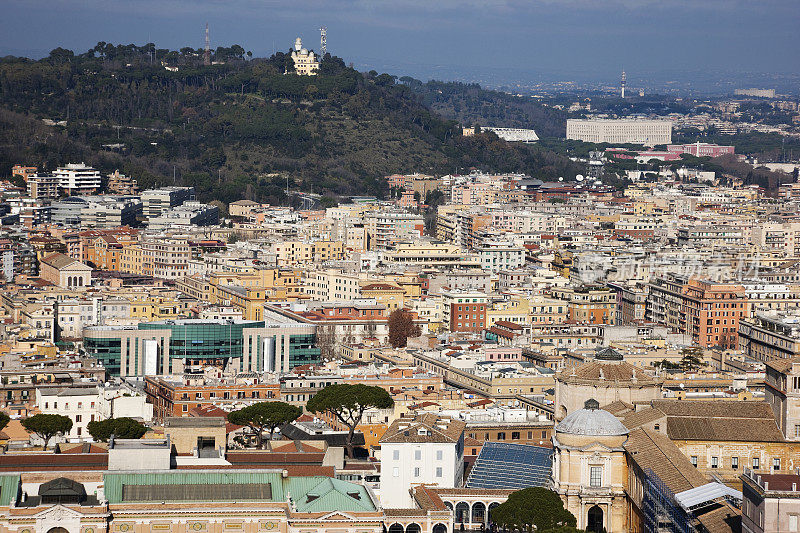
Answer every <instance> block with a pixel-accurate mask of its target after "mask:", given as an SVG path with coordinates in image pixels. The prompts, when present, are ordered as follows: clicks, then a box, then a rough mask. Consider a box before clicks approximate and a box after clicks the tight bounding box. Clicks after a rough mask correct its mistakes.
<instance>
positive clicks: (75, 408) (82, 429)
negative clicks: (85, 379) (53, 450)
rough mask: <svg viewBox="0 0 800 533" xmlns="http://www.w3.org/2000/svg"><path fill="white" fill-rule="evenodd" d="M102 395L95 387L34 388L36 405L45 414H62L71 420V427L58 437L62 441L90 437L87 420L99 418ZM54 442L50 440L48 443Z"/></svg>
mask: <svg viewBox="0 0 800 533" xmlns="http://www.w3.org/2000/svg"><path fill="white" fill-rule="evenodd" d="M101 398H102V395H101V394H100V390H99V389H97V388H96V387H90V388H81V389H68V388H67V389H60V390H46V391H45V390H42V389H36V405H37V406H38V407H39V411H41V412H42V413H43V414H47V415H63V416H67V417H69V419H70V420H72V429H71V430H70V432H69V433H68V434H67V435H64V436H63V438H61V439H60V441H61V442H63V441H65V440H66V441H74V440H86V439H91V435H89V432H88V431H87V429H86V426H87V425H88V424H89V422H94V421H95V420H100V402H101ZM53 444H54V442H53V441H50V445H53Z"/></svg>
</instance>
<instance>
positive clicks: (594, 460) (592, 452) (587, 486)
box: [553, 399, 628, 533]
mask: <svg viewBox="0 0 800 533" xmlns="http://www.w3.org/2000/svg"><path fill="white" fill-rule="evenodd" d="M627 439H628V429H627V428H626V427H625V426H624V425H622V422H620V421H619V419H617V418H616V417H615V416H614V415H612V414H611V413H609V412H608V411H604V410H602V409H600V403H599V402H598V401H597V400H595V399H589V400H586V402H585V403H584V406H583V408H582V409H578V410H576V411H573V412H571V413H570V414H568V415H567V416H566V417H565V418H564V420H562V421H561V422H559V423H558V424H557V425H556V427H555V432H554V434H553V489H554V490H555V491H556V492H557V493H558V494H559V495H560V496H561V499H562V500H564V507H566V509H567V510H568V511H569V512H571V513H572V514H573V515H575V518H577V520H578V524H577V527H578V529H585V530H586V531H594V532H598V533H599V532H601V531H607V532H608V533H613V532H616V531H625V529H626V513H627V503H626V499H625V481H626V479H625V478H626V476H627V468H626V462H625V449H624V448H623V446H622V445H623V444H624V443H625V441H626V440H627Z"/></svg>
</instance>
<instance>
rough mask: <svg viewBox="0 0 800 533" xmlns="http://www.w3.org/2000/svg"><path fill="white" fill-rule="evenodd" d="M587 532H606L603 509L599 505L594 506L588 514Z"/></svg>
mask: <svg viewBox="0 0 800 533" xmlns="http://www.w3.org/2000/svg"><path fill="white" fill-rule="evenodd" d="M586 531H592V532H594V533H601V532H602V531H605V527H604V525H603V509H602V508H600V506H599V505H594V506H592V507H590V508H589V511H588V512H587V513H586Z"/></svg>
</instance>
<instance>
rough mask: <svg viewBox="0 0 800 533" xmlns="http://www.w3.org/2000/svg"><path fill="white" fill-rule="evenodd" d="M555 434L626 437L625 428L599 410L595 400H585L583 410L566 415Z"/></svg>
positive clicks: (608, 414)
mask: <svg viewBox="0 0 800 533" xmlns="http://www.w3.org/2000/svg"><path fill="white" fill-rule="evenodd" d="M556 432H558V433H568V434H570V435H593V436H598V437H612V436H617V435H627V434H628V428H626V427H625V426H624V425H623V424H622V422H620V421H619V419H618V418H617V417H615V416H614V415H612V414H611V413H609V412H608V411H604V410H603V409H600V406H599V404H598V403H597V400H586V403H585V404H584V408H583V409H579V410H577V411H574V412H572V413H570V414H568V415H567V416H566V417H565V418H564V420H562V421H561V422H559V423H558V425H557V426H556Z"/></svg>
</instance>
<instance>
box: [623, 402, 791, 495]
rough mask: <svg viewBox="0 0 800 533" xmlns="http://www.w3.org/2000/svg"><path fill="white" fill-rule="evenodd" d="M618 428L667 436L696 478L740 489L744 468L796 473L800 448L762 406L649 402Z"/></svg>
mask: <svg viewBox="0 0 800 533" xmlns="http://www.w3.org/2000/svg"><path fill="white" fill-rule="evenodd" d="M622 422H623V423H624V424H625V426H626V427H628V429H633V428H637V427H641V428H644V429H648V430H651V431H656V432H660V433H662V434H664V435H666V436H667V437H669V439H670V440H671V441H672V442H674V443H675V445H676V446H677V447H678V449H680V451H681V453H683V455H685V456H686V457H687V458H688V459H689V461H690V462H691V463H692V465H694V466H695V467H696V468H697V469H698V470H699V471H700V473H702V474H703V475H705V476H706V477H707V478H711V477H716V478H719V479H721V480H722V481H723V482H724V483H726V484H728V485H731V486H733V487H735V488H738V489H741V479H740V476H741V474H742V472H743V471H744V469H745V468H749V469H751V470H753V471H754V472H755V473H771V472H778V473H779V472H793V471H794V470H795V469H796V468H798V467H800V442H790V441H787V440H786V439H785V437H784V435H783V433H781V431H780V429H779V428H778V425H777V423H776V422H775V417H774V414H773V412H772V408H771V407H770V406H769V404H768V403H766V402H763V401H741V400H740V401H724V400H693V401H684V400H674V399H659V400H651V401H650V407H649V408H645V409H640V410H638V411H632V412H630V413H627V414H625V415H624V417H623V418H622Z"/></svg>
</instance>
